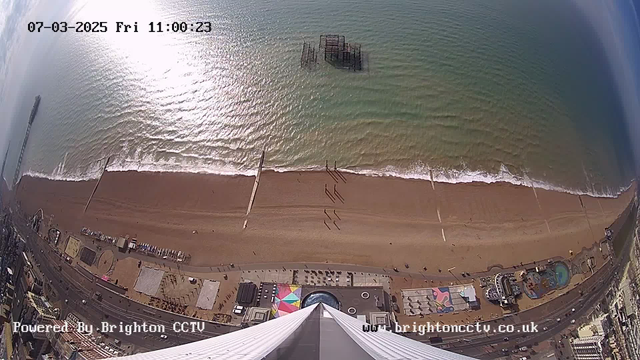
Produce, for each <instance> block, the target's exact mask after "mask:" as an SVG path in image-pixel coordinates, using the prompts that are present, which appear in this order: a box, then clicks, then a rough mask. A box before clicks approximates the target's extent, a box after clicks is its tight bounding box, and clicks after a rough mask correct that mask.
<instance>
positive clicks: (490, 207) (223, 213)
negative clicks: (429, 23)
mask: <svg viewBox="0 0 640 360" xmlns="http://www.w3.org/2000/svg"><path fill="white" fill-rule="evenodd" d="M343 175H344V177H345V178H346V180H347V181H346V183H345V182H342V181H340V182H339V183H336V182H335V181H334V180H333V179H332V177H331V176H329V174H327V173H326V172H324V171H322V172H289V173H279V172H274V171H270V170H264V171H263V173H262V178H261V183H260V187H259V189H258V193H257V195H256V199H255V204H254V207H253V209H252V211H251V214H250V215H249V217H248V228H247V229H244V230H243V229H242V224H243V222H244V219H245V213H246V208H247V205H248V203H249V197H250V194H251V189H252V187H253V183H254V177H253V176H224V175H206V174H186V173H148V172H147V173H145V172H136V171H130V172H107V173H105V175H104V178H103V180H102V183H101V184H100V187H99V189H98V191H97V192H96V194H95V196H94V198H93V202H92V203H91V206H90V207H89V210H88V211H87V213H86V214H83V213H82V211H83V208H84V205H85V203H86V201H87V199H88V196H89V195H90V193H91V191H92V190H93V186H94V185H95V181H83V182H69V181H52V180H46V179H41V178H32V177H28V176H25V177H23V179H22V180H21V181H20V185H19V189H18V200H20V202H21V206H22V208H23V209H24V210H25V211H27V212H28V213H33V212H35V211H36V210H37V209H38V208H42V209H43V210H44V213H45V222H44V223H45V224H47V223H48V221H49V217H50V215H53V218H52V219H51V224H52V225H53V226H58V227H60V228H61V229H62V230H64V231H68V232H76V233H77V232H78V231H79V230H80V228H82V227H89V228H91V229H93V230H99V231H102V232H103V233H105V234H108V235H112V236H125V235H130V236H132V237H137V238H138V241H139V242H146V243H150V244H152V245H156V246H159V247H166V248H171V249H176V250H182V251H186V252H187V253H190V254H191V255H192V261H191V265H194V266H217V265H219V264H221V263H226V264H228V263H237V264H241V263H243V264H250V263H265V262H290V261H294V260H295V261H307V262H319V263H323V262H327V261H328V262H329V263H346V264H358V265H364V266H376V267H385V268H393V267H398V268H399V269H402V268H404V264H409V265H410V268H411V269H423V267H427V269H428V270H427V272H429V273H438V269H440V270H441V271H442V269H444V270H446V269H447V268H449V267H452V266H457V267H458V269H459V270H460V271H468V272H477V271H483V270H486V268H487V267H488V266H491V265H497V264H501V265H503V266H506V267H508V266H511V265H514V264H518V263H520V262H521V261H522V262H531V261H538V260H541V259H546V258H551V257H556V256H562V257H568V256H569V250H572V251H573V252H575V253H578V252H579V251H580V250H581V249H582V248H583V247H587V248H589V247H591V245H592V244H593V243H594V242H596V241H598V240H599V239H600V238H601V237H602V236H603V229H604V227H606V226H609V225H610V224H611V223H612V222H613V220H615V219H616V218H617V216H618V215H619V214H620V213H622V211H623V210H624V209H625V208H626V206H627V205H628V203H629V201H630V200H631V197H632V195H633V190H634V189H635V183H632V186H631V187H630V189H629V190H627V191H626V192H625V193H623V194H622V195H621V196H619V197H618V198H595V197H590V196H576V195H571V194H567V193H561V192H554V191H549V190H544V189H536V191H533V189H532V188H530V187H525V186H520V185H512V184H509V183H493V184H484V183H464V184H448V183H439V182H435V183H433V187H432V183H431V182H429V181H425V180H409V179H400V178H393V177H372V176H363V175H354V174H350V173H346V172H343ZM325 184H326V185H327V188H328V191H329V192H330V193H332V192H333V184H335V185H336V190H337V191H338V193H339V194H340V195H341V196H342V197H343V199H344V203H342V202H341V201H338V200H337V198H336V197H334V201H335V202H332V200H331V199H330V198H329V197H328V196H327V195H326V194H325V192H324V188H325ZM324 210H326V211H327V214H325V213H324ZM334 211H335V213H334ZM334 220H335V221H336V223H335V224H334V223H333V221H334ZM338 228H339V229H338ZM194 230H195V231H197V233H196V234H193V231H194ZM66 235H68V233H66V234H65V237H66Z"/></svg>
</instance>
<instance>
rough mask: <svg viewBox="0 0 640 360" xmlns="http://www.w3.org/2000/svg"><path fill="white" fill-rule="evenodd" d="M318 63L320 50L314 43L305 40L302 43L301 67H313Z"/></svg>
mask: <svg viewBox="0 0 640 360" xmlns="http://www.w3.org/2000/svg"><path fill="white" fill-rule="evenodd" d="M317 64H318V52H317V51H316V48H315V47H313V45H312V44H310V43H308V42H306V41H305V42H304V44H303V45H302V57H300V67H303V68H308V69H313V68H314V67H315V66H316V65H317Z"/></svg>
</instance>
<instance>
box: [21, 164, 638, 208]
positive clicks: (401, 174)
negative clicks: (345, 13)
mask: <svg viewBox="0 0 640 360" xmlns="http://www.w3.org/2000/svg"><path fill="white" fill-rule="evenodd" d="M103 166H104V163H100V162H96V163H95V164H94V165H92V166H90V167H86V168H84V169H73V170H67V169H66V156H65V159H64V160H63V161H62V162H61V163H60V164H59V165H58V166H57V167H56V169H55V170H54V171H53V172H52V173H48V174H47V173H43V172H39V171H33V170H29V171H26V172H25V173H24V174H23V175H26V176H30V177H36V178H45V179H49V180H57V181H88V180H95V179H98V178H99V177H100V172H101V171H102V167H103ZM255 167H257V160H256V164H255ZM264 170H271V171H275V172H293V171H324V170H325V167H324V166H309V167H269V166H265V167H264ZM339 170H340V171H343V172H346V173H352V174H360V175H365V176H376V177H384V176H390V177H397V178H403V179H416V180H426V181H434V182H440V183H450V184H458V183H473V182H479V183H486V184H491V183H498V182H504V183H510V184H513V185H521V186H526V187H535V188H537V189H545V190H551V191H558V192H565V193H569V194H573V195H589V196H594V197H603V198H614V197H617V196H618V195H620V194H621V193H623V192H625V191H626V190H628V189H629V188H630V187H631V185H632V184H631V183H629V184H628V185H626V186H623V187H620V188H617V189H612V188H606V189H603V190H602V191H595V190H591V191H589V190H584V189H572V188H568V187H563V186H559V185H555V184H551V183H549V182H546V181H543V180H539V179H535V178H531V177H529V176H527V175H526V174H525V175H524V176H520V175H517V174H513V173H511V172H510V171H509V170H508V169H507V167H506V166H504V165H502V166H501V168H500V170H499V171H498V172H497V173H490V172H485V171H480V170H470V169H467V168H464V169H463V170H454V169H441V168H432V167H429V166H426V165H423V164H416V165H415V166H413V167H412V168H411V169H408V170H405V169H399V168H397V167H394V166H386V167H384V168H382V169H357V168H339ZM107 171H110V172H116V171H117V172H125V171H137V172H158V173H193V174H215V175H226V176H254V175H255V173H256V170H255V168H254V169H244V170H243V169H238V168H237V167H234V166H232V165H228V164H222V165H212V164H208V163H204V162H203V161H193V160H188V161H176V160H157V159H153V157H151V156H138V155H136V156H134V157H131V158H125V159H122V158H120V159H118V160H115V161H113V162H111V163H109V165H108V166H107ZM585 187H586V184H585Z"/></svg>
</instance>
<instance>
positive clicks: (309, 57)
mask: <svg viewBox="0 0 640 360" xmlns="http://www.w3.org/2000/svg"><path fill="white" fill-rule="evenodd" d="M319 50H324V61H326V62H327V63H329V64H331V65H332V66H333V67H335V68H337V69H347V70H352V71H362V70H363V68H364V66H363V57H364V56H363V52H362V46H361V45H360V44H356V43H348V42H346V40H345V37H344V36H343V35H320V48H319ZM319 50H318V51H316V49H315V48H314V47H313V45H312V44H310V43H307V42H304V44H303V45H302V57H301V58H300V66H301V67H303V68H312V67H314V66H315V65H316V64H317V62H318V52H319Z"/></svg>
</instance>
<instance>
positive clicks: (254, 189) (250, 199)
mask: <svg viewBox="0 0 640 360" xmlns="http://www.w3.org/2000/svg"><path fill="white" fill-rule="evenodd" d="M264 154H265V152H264V150H262V156H260V163H259V164H258V173H257V174H256V181H255V182H254V183H253V190H252V191H251V197H250V198H249V206H248V207H247V214H246V215H245V219H244V225H242V228H243V229H246V228H247V222H248V221H249V213H250V212H251V208H252V207H253V202H254V201H255V200H256V193H258V185H260V174H262V166H263V165H264Z"/></svg>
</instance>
